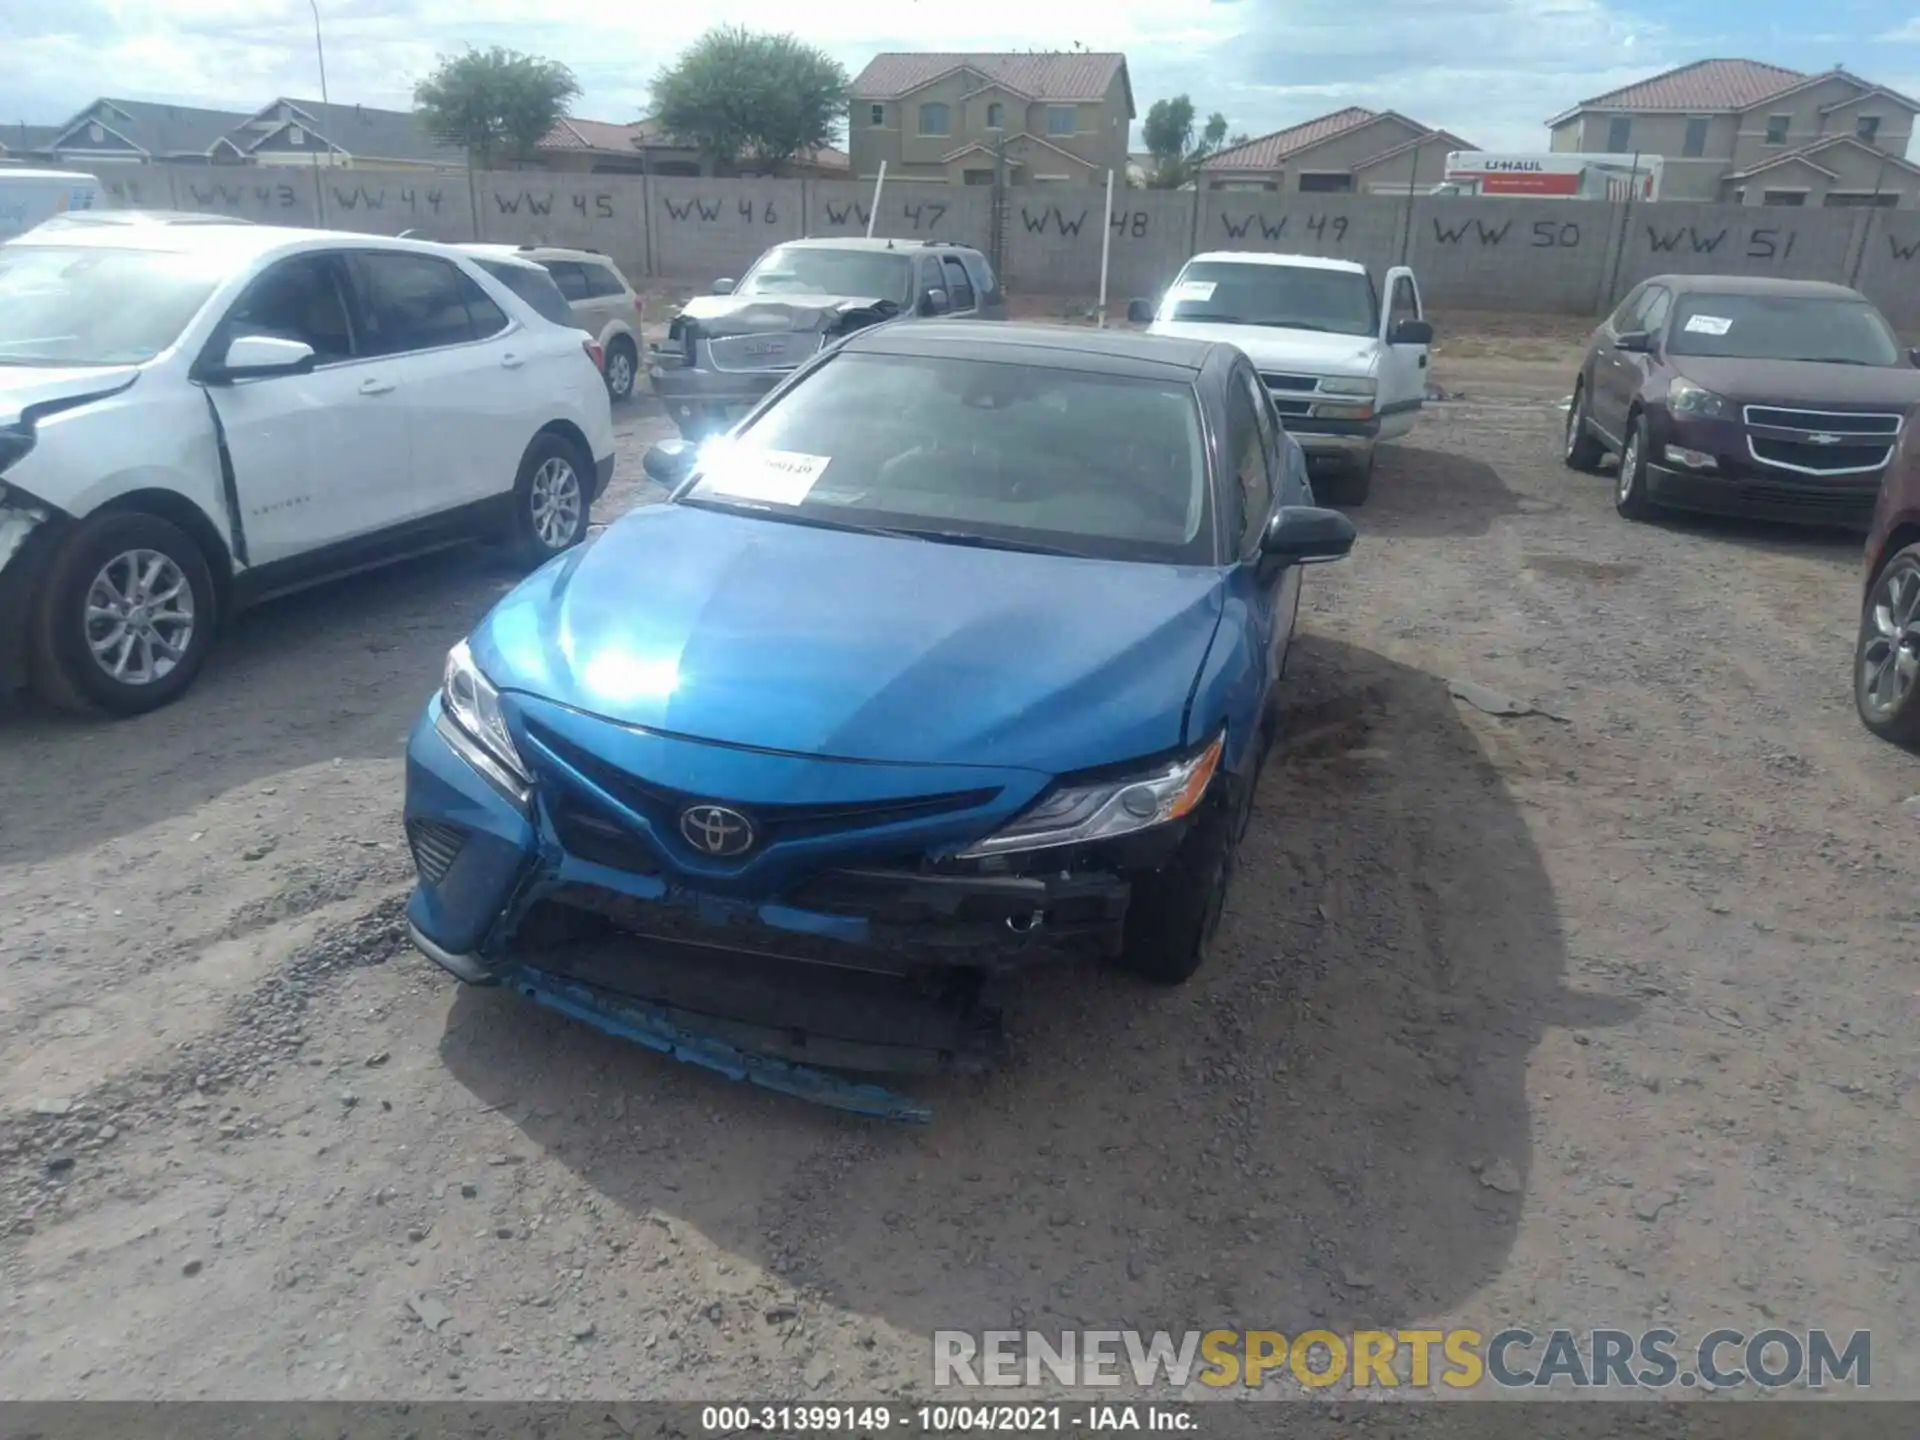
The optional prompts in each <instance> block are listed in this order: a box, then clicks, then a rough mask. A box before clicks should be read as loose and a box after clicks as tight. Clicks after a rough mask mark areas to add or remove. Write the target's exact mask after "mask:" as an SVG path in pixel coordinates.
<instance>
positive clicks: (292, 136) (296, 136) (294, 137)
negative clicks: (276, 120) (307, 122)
mask: <svg viewBox="0 0 1920 1440" xmlns="http://www.w3.org/2000/svg"><path fill="white" fill-rule="evenodd" d="M287 143H288V144H289V145H304V144H306V143H307V132H306V131H304V130H302V129H301V128H300V127H299V126H298V125H289V126H288V127H287Z"/></svg>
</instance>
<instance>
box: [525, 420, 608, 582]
mask: <svg viewBox="0 0 1920 1440" xmlns="http://www.w3.org/2000/svg"><path fill="white" fill-rule="evenodd" d="M591 474H592V471H591V469H590V468H589V465H588V462H587V460H586V458H585V457H584V456H583V455H582V454H581V453H580V450H579V447H578V446H576V445H574V444H573V443H572V442H571V441H568V440H565V439H562V438H561V437H560V436H558V435H554V434H544V435H536V436H535V437H534V440H533V444H531V445H529V446H528V447H527V453H526V455H525V457H524V458H523V459H522V460H521V461H520V476H519V479H518V480H516V481H515V482H514V487H513V519H514V532H515V534H514V542H515V548H516V549H517V550H518V551H519V552H520V555H521V557H522V558H523V559H524V560H525V561H526V562H527V563H528V564H529V565H539V564H543V563H544V562H546V561H548V560H551V559H552V558H553V557H554V556H555V555H558V554H560V553H562V552H563V551H566V550H570V549H572V548H573V547H574V546H575V545H578V544H579V543H580V542H581V541H582V540H584V539H586V537H587V525H588V523H589V515H590V512H591V509H592V500H591V499H590V498H589V497H590V496H591V495H592V484H593V482H592V479H591Z"/></svg>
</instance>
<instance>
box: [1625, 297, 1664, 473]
mask: <svg viewBox="0 0 1920 1440" xmlns="http://www.w3.org/2000/svg"><path fill="white" fill-rule="evenodd" d="M1672 309H1673V292H1672V291H1671V290H1669V289H1667V287H1666V286H1664V285H1649V286H1648V287H1647V294H1646V298H1645V299H1643V300H1642V301H1641V302H1640V304H1639V306H1638V308H1636V309H1635V311H1634V313H1633V328H1634V329H1635V330H1638V331H1642V332H1644V333H1645V334H1646V336H1647V337H1648V343H1649V345H1650V346H1651V347H1652V348H1651V349H1650V350H1649V351H1648V352H1647V353H1645V354H1638V353H1634V352H1631V351H1627V350H1615V351H1614V352H1613V353H1614V357H1615V359H1616V360H1617V361H1618V362H1619V364H1618V366H1617V368H1616V370H1615V374H1616V375H1617V377H1618V383H1619V387H1620V389H1619V396H1618V399H1617V402H1616V408H1615V412H1614V413H1615V414H1617V415H1618V416H1619V417H1620V428H1619V429H1618V430H1617V431H1615V432H1614V433H1615V434H1617V435H1619V436H1620V439H1621V441H1622V443H1624V442H1625V440H1626V425H1627V412H1628V411H1629V410H1631V409H1632V408H1633V402H1634V398H1635V397H1636V396H1638V395H1639V393H1640V390H1641V387H1642V386H1644V385H1645V384H1646V383H1647V376H1648V374H1649V373H1650V372H1651V371H1652V370H1653V367H1654V364H1655V357H1656V354H1657V352H1658V350H1659V347H1660V331H1661V329H1662V328H1663V327H1664V326H1665V325H1666V323H1667V313H1668V312H1669V311H1670V310H1672Z"/></svg>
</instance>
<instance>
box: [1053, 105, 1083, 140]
mask: <svg viewBox="0 0 1920 1440" xmlns="http://www.w3.org/2000/svg"><path fill="white" fill-rule="evenodd" d="M1076 123H1077V121H1076V117H1075V114H1074V109H1073V106H1071V105H1049V106H1048V107H1047V133H1048V134H1049V135H1071V134H1073V129H1074V125H1075V124H1076Z"/></svg>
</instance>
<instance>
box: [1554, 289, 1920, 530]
mask: <svg viewBox="0 0 1920 1440" xmlns="http://www.w3.org/2000/svg"><path fill="white" fill-rule="evenodd" d="M1916 405H1920V368H1916V360H1915V357H1914V356H1913V355H1911V354H1908V353H1904V352H1903V351H1902V350H1901V348H1900V342H1899V341H1898V339H1896V338H1895V336H1894V333H1893V327H1892V326H1891V325H1889V324H1888V323H1887V321H1886V318H1885V317H1884V316H1883V315H1881V313H1880V312H1879V311H1878V310H1876V309H1874V307H1873V305H1872V303H1871V302H1869V301H1868V300H1867V298H1866V297H1865V296H1863V295H1861V294H1860V293H1859V292H1858V291H1857V290H1849V289H1847V288H1846V287H1845V286H1844V285H1828V284H1823V283H1820V282H1817V281H1811V280H1758V279H1747V278H1743V277H1738V276H1730V275H1656V276H1654V277H1653V278H1652V279H1651V280H1647V281H1644V282H1642V283H1641V284H1639V285H1637V286H1635V287H1634V289H1633V290H1632V292H1631V293H1630V294H1628V296H1627V298H1626V299H1625V300H1623V301H1621V302H1620V306H1619V308H1618V309H1616V310H1615V311H1614V312H1613V314H1612V315H1610V316H1609V317H1608V318H1607V320H1606V321H1605V323H1604V324H1602V325H1601V326H1600V328H1599V329H1597V330H1595V331H1594V332H1593V338H1592V341H1591V342H1590V343H1589V345H1588V347H1587V355H1586V359H1585V361H1584V362H1583V363H1582V365H1581V367H1580V374H1579V377H1578V378H1577V379H1576V380H1575V382H1574V390H1573V402H1572V404H1571V405H1570V406H1569V408H1568V411H1567V441H1566V460H1567V464H1568V465H1570V466H1572V467H1573V468H1574V469H1576V470H1588V471H1591V470H1597V469H1598V468H1599V466H1600V460H1601V457H1602V456H1603V455H1605V454H1607V453H1609V452H1611V453H1613V454H1617V455H1618V456H1619V457H1620V478H1619V481H1618V484H1617V485H1616V487H1615V490H1614V506H1615V508H1616V509H1618V510H1619V512H1620V513H1621V514H1622V515H1624V516H1626V517H1627V518H1628V519H1629V520H1645V519H1649V518H1651V517H1652V516H1653V515H1654V514H1655V513H1656V512H1658V511H1659V510H1660V509H1662V508H1673V509H1679V510H1706V511H1716V512H1719V513H1722V514H1740V515H1755V516H1764V517H1768V518H1774V519H1783V520H1803V521H1810V522H1813V523H1816V524H1821V525H1847V526H1852V525H1864V524H1865V523H1866V520H1867V517H1868V516H1869V515H1870V514H1871V513H1872V511H1873V505H1874V499H1875V497H1876V495H1878V493H1879V489H1880V476H1881V472H1882V471H1884V470H1885V469H1886V467H1887V462H1888V459H1889V457H1890V456H1891V455H1892V453H1893V449H1894V445H1895V443H1896V442H1897V441H1898V440H1899V438H1900V435H1901V432H1902V430H1904V429H1905V428H1906V419H1907V414H1908V412H1909V411H1910V410H1912V409H1913V408H1914V407H1915V406H1916Z"/></svg>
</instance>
